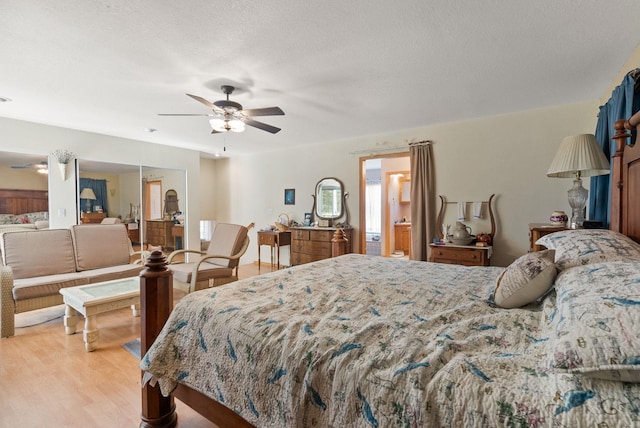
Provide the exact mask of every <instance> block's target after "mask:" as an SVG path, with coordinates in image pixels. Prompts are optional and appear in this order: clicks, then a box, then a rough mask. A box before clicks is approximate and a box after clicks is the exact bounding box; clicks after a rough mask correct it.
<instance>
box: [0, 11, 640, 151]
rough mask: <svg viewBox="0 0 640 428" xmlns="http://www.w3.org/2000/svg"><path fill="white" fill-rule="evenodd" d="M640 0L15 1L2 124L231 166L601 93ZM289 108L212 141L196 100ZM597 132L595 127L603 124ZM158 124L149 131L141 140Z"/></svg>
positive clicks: (637, 34)
mask: <svg viewBox="0 0 640 428" xmlns="http://www.w3.org/2000/svg"><path fill="white" fill-rule="evenodd" d="M638 16H640V2H638V1H637V0H613V1H606V2H605V1H602V0H580V1H557V0H543V1H530V0H484V1H456V0H435V1H434V0H405V1H396V2H391V1H388V0H385V1H378V0H373V1H372V0H352V1H336V0H324V1H313V0H312V1H297V0H276V1H247V0H245V1H217V0H206V1H203V0H190V1H186V2H175V1H166V0H135V1H125V0H120V1H117V0H112V1H107V0H94V1H86V0H55V1H53V0H38V1H23V0H4V1H2V2H0V54H1V55H2V60H1V63H2V65H1V66H0V96H1V97H8V98H11V99H12V102H8V103H0V116H2V117H8V118H15V119H21V120H27V121H33V122H39V123H44V124H50V125H57V126H62V127H67V128H74V129H80V130H85V131H91V132H97V133H103V134H109V135H115V136H119V137H126V138H132V139H137V140H144V141H149V142H153V143H159V144H167V145H171V146H178V147H185V148H188V149H194V150H198V151H201V152H203V153H205V154H208V155H212V154H214V153H216V152H221V151H222V150H223V147H225V145H226V147H227V151H226V153H225V155H226V156H235V155H240V154H243V153H256V152H260V151H266V150H280V149H284V148H288V147H291V146H297V145H303V144H320V143H323V142H327V141H337V140H342V139H348V138H353V137H358V136H363V135H370V134H378V133H384V132H390V131H395V130H399V129H407V128H414V127H420V126H425V125H429V124H434V123H442V122H451V121H458V120H464V119H469V118H478V117H483V116H492V115H496V114H502V113H508V112H514V111H522V110H529V109H532V108H541V107H547V106H554V105H561V104H566V103H572V102H578V101H584V100H593V99H597V98H600V97H601V96H602V95H603V94H604V92H605V91H606V90H607V88H608V87H609V85H610V84H611V81H612V79H613V78H614V77H615V75H616V73H618V72H619V71H620V70H621V67H622V66H623V64H624V62H625V61H626V60H627V59H628V57H629V55H630V54H631V53H632V51H633V50H634V49H635V48H636V46H637V45H638V43H639V42H640V26H639V25H638V19H637V17H638ZM222 84H231V85H235V86H237V87H238V88H239V89H238V91H237V92H236V93H234V94H233V95H232V96H231V99H232V100H234V101H237V102H239V103H241V104H243V106H244V107H245V108H260V107H270V106H279V107H281V108H282V109H283V110H284V111H285V113H286V115H285V116H274V117H263V118H259V120H261V121H263V122H266V123H269V124H271V125H274V126H277V127H280V128H282V131H281V132H279V133H278V134H274V135H272V134H269V133H267V132H264V131H261V130H258V129H255V128H248V129H247V130H246V131H245V132H243V133H238V134H234V133H227V134H216V135H212V134H211V133H210V132H211V128H210V126H209V123H208V121H207V118H206V117H160V116H158V113H207V112H209V111H210V110H208V108H207V107H205V106H204V105H202V104H200V103H198V102H196V101H194V100H192V99H190V98H189V97H187V96H186V95H185V93H191V94H195V95H199V96H201V97H204V98H206V99H208V100H211V101H214V100H219V99H223V98H224V95H223V94H222V92H221V91H220V85H222ZM594 122H595V120H594ZM147 128H154V129H157V131H156V132H153V133H149V132H146V131H145V129H147Z"/></svg>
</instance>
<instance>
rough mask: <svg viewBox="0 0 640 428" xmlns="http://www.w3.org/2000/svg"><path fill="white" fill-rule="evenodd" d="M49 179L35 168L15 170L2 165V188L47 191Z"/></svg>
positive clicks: (0, 168) (0, 172) (0, 181)
mask: <svg viewBox="0 0 640 428" xmlns="http://www.w3.org/2000/svg"><path fill="white" fill-rule="evenodd" d="M47 182H48V177H47V175H46V174H38V173H37V172H36V171H35V169H33V168H25V169H14V168H11V167H8V166H1V165H0V188H2V189H23V190H47V186H48V185H47Z"/></svg>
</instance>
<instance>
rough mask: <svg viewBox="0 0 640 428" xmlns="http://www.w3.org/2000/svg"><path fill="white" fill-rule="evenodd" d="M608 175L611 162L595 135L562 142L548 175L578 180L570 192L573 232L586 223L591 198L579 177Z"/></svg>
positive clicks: (581, 135) (580, 136) (567, 138)
mask: <svg viewBox="0 0 640 428" xmlns="http://www.w3.org/2000/svg"><path fill="white" fill-rule="evenodd" d="M605 174H609V161H608V160H607V158H606V157H605V155H604V152H603V151H602V149H601V148H600V146H599V145H598V141H597V140H596V137H595V136H594V135H593V134H580V135H575V136H571V137H566V138H565V139H564V140H563V141H562V143H561V144H560V148H558V152H557V153H556V156H555V157H554V158H553V162H551V166H550V167H549V170H548V171H547V177H559V178H571V177H575V179H574V180H573V187H572V188H571V189H569V191H568V196H569V206H571V221H570V225H571V228H572V229H577V228H581V227H582V225H583V223H584V220H585V219H584V211H585V206H586V205H587V197H588V196H589V192H588V191H587V189H585V188H584V187H582V179H581V178H580V177H582V176H585V177H592V176H596V175H605Z"/></svg>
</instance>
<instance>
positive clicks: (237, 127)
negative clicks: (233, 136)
mask: <svg viewBox="0 0 640 428" xmlns="http://www.w3.org/2000/svg"><path fill="white" fill-rule="evenodd" d="M228 125H229V131H232V132H242V131H244V129H245V125H244V122H243V121H241V120H240V119H237V118H235V117H234V118H232V119H231V120H229V122H228Z"/></svg>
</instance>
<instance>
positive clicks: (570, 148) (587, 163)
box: [547, 134, 609, 178]
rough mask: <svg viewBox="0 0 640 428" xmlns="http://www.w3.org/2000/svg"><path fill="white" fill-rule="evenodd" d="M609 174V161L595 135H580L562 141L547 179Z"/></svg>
mask: <svg viewBox="0 0 640 428" xmlns="http://www.w3.org/2000/svg"><path fill="white" fill-rule="evenodd" d="M604 174H609V161H608V160H607V158H606V157H605V156H604V152H603V151H602V149H601V148H600V146H599V145H598V141H597V140H596V137H595V136H594V135H593V134H580V135H574V136H572V137H566V138H565V139H564V140H562V144H560V148H558V152H557V153H556V156H555V157H554V158H553V162H551V166H550V167H549V170H548V171H547V177H559V178H573V177H576V176H578V177H579V176H583V177H591V176H595V175H604Z"/></svg>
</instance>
